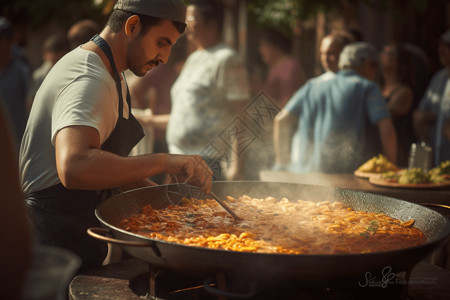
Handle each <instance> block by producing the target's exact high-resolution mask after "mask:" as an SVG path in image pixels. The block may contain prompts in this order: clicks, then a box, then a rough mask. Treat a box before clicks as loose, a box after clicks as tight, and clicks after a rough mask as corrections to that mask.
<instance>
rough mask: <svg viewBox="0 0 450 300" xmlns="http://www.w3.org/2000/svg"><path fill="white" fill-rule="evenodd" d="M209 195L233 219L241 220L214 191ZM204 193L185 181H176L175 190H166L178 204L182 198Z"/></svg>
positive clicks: (202, 195) (197, 196) (201, 195)
mask: <svg viewBox="0 0 450 300" xmlns="http://www.w3.org/2000/svg"><path fill="white" fill-rule="evenodd" d="M209 195H210V196H211V197H212V198H213V199H214V200H215V201H216V202H217V203H219V204H220V206H222V207H223V209H225V210H226V211H227V212H228V213H229V214H230V215H231V216H232V217H233V219H234V220H235V221H238V220H242V219H241V218H239V217H238V216H237V215H236V214H235V213H234V211H233V210H231V208H230V207H229V206H228V205H226V204H225V202H223V201H222V200H221V199H220V198H219V197H218V196H217V195H216V194H215V193H214V192H212V191H211V192H210V193H209ZM205 196H207V195H205V193H204V192H203V191H202V190H201V189H200V188H199V187H196V186H193V185H190V184H187V183H177V185H176V190H172V191H168V197H169V199H170V200H171V201H172V203H173V204H179V203H180V201H181V200H182V199H183V198H189V197H193V198H199V199H201V198H204V197H205Z"/></svg>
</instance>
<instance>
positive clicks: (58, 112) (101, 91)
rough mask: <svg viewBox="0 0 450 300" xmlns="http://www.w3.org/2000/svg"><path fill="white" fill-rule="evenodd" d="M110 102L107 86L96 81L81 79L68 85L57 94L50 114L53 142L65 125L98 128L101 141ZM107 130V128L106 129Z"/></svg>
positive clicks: (89, 78)
mask: <svg viewBox="0 0 450 300" xmlns="http://www.w3.org/2000/svg"><path fill="white" fill-rule="evenodd" d="M107 99H111V95H110V92H109V90H108V87H107V85H106V84H105V83H104V82H102V81H101V80H100V79H98V78H92V77H89V76H81V77H78V78H77V79H76V80H74V81H73V82H71V83H70V84H69V85H67V87H66V88H64V90H63V91H62V92H61V93H60V94H59V95H58V97H57V99H56V101H55V105H54V107H53V113H52V143H53V144H54V141H55V137H56V134H57V133H58V131H59V130H61V129H63V128H65V127H68V126H76V125H82V126H89V127H93V128H95V129H97V130H98V131H99V134H100V140H101V141H103V140H104V139H105V137H104V136H102V135H103V134H104V133H105V128H107V127H108V126H109V125H108V124H107V123H108V121H109V118H107V117H105V116H106V115H108V114H110V110H111V105H108V103H107V102H108V101H107ZM109 127H110V126H109Z"/></svg>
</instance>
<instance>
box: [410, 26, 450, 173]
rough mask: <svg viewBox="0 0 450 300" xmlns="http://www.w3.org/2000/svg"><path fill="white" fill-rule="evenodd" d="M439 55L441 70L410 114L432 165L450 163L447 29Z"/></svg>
mask: <svg viewBox="0 0 450 300" xmlns="http://www.w3.org/2000/svg"><path fill="white" fill-rule="evenodd" d="M438 54H439V61H440V63H441V64H442V65H443V66H444V68H442V69H441V70H440V71H438V72H437V73H436V74H435V75H434V76H433V78H432V79H431V81H430V84H429V85H428V88H427V90H426V92H425V95H424V97H423V98H422V100H421V101H420V103H419V108H418V109H417V110H416V111H415V112H414V114H413V122H414V129H415V132H416V135H417V136H418V137H419V138H420V139H422V140H425V141H427V142H429V143H430V144H431V146H432V147H433V150H434V165H435V166H437V165H439V164H440V163H441V162H442V161H446V160H450V80H449V79H450V76H449V74H450V30H448V31H446V32H445V33H444V34H443V35H442V36H441V39H440V41H439V47H438Z"/></svg>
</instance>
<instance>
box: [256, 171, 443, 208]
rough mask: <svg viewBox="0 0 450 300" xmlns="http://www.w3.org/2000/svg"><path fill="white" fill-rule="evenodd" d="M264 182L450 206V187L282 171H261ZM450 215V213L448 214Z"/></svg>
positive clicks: (349, 175)
mask: <svg viewBox="0 0 450 300" xmlns="http://www.w3.org/2000/svg"><path fill="white" fill-rule="evenodd" d="M260 179H261V180H262V181H273V182H291V183H301V184H314V185H328V186H333V187H338V188H345V189H351V190H358V191H364V192H368V193H374V194H380V195H384V196H388V197H392V198H396V199H402V200H407V201H410V202H415V203H436V204H444V205H450V187H441V188H433V189H408V188H391V187H381V186H375V185H373V184H371V183H370V182H369V180H368V179H364V178H359V177H357V176H355V175H353V174H323V173H306V174H298V173H290V172H282V171H268V170H267V171H261V172H260ZM447 214H450V212H447Z"/></svg>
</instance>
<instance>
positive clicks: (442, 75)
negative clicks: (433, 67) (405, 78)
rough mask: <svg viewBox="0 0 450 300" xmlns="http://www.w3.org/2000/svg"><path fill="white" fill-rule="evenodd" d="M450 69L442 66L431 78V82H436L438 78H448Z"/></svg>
mask: <svg viewBox="0 0 450 300" xmlns="http://www.w3.org/2000/svg"><path fill="white" fill-rule="evenodd" d="M448 75H449V71H448V69H447V68H442V69H440V70H439V71H437V72H436V73H435V74H434V75H433V77H432V78H431V82H436V81H438V80H447V79H448V78H449V76H448Z"/></svg>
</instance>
